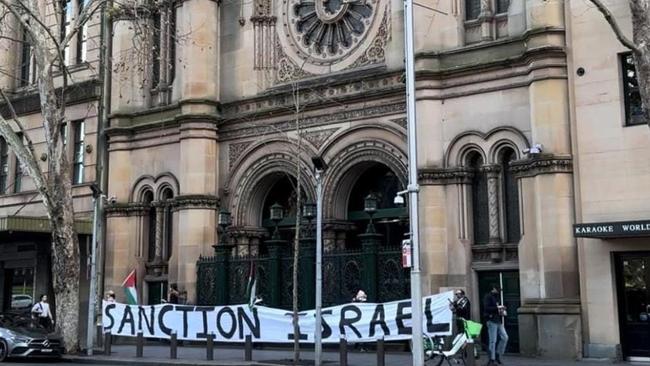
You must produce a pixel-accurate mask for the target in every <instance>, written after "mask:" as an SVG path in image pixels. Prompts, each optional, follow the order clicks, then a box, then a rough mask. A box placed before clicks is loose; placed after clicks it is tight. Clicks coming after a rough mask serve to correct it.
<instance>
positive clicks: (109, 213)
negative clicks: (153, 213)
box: [104, 202, 150, 217]
mask: <svg viewBox="0 0 650 366" xmlns="http://www.w3.org/2000/svg"><path fill="white" fill-rule="evenodd" d="M149 209H150V206H149V205H147V204H143V203H141V202H130V203H112V204H111V203H109V204H107V205H106V207H105V208H104V212H106V217H124V216H144V215H146V214H147V213H148V212H149Z"/></svg>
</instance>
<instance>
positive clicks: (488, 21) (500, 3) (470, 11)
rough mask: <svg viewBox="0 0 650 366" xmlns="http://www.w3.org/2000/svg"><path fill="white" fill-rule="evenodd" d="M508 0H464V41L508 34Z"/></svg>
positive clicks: (491, 39)
mask: <svg viewBox="0 0 650 366" xmlns="http://www.w3.org/2000/svg"><path fill="white" fill-rule="evenodd" d="M509 6H510V0H465V43H466V44H472V43H478V42H487V41H493V40H496V39H500V38H504V37H507V36H508V7H509Z"/></svg>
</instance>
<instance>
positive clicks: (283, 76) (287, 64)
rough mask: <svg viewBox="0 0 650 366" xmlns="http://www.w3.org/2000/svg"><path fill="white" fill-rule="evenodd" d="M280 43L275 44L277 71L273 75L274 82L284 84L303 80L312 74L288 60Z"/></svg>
mask: <svg viewBox="0 0 650 366" xmlns="http://www.w3.org/2000/svg"><path fill="white" fill-rule="evenodd" d="M280 47H281V46H280V43H279V42H276V52H278V54H279V55H278V61H277V66H276V68H277V71H276V73H275V79H276V80H275V81H276V82H278V83H286V82H289V81H293V80H298V79H304V78H307V77H310V76H314V74H311V73H308V72H306V71H305V70H304V68H303V67H302V66H298V65H296V63H295V62H293V60H291V58H289V57H288V56H287V55H286V54H284V52H282V48H280Z"/></svg>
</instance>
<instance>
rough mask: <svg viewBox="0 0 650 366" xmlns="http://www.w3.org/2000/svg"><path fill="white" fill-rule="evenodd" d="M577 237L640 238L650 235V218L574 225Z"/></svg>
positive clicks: (574, 234)
mask: <svg viewBox="0 0 650 366" xmlns="http://www.w3.org/2000/svg"><path fill="white" fill-rule="evenodd" d="M573 236H574V237H576V238H602V239H615V238H638V237H644V236H650V220H638V221H616V222H595V223H588V224H575V225H573Z"/></svg>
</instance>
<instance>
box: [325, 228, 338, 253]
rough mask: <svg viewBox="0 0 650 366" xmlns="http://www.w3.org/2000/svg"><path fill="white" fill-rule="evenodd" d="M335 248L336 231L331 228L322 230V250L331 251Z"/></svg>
mask: <svg viewBox="0 0 650 366" xmlns="http://www.w3.org/2000/svg"><path fill="white" fill-rule="evenodd" d="M335 249H336V231H334V229H332V228H325V229H324V230H323V251H324V252H325V253H330V252H333V251H334V250H335Z"/></svg>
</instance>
